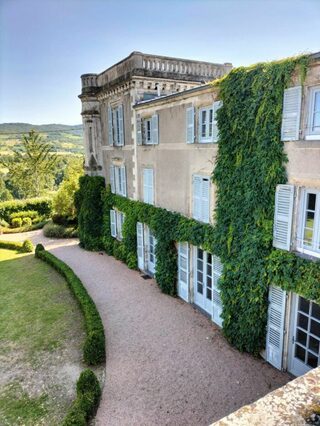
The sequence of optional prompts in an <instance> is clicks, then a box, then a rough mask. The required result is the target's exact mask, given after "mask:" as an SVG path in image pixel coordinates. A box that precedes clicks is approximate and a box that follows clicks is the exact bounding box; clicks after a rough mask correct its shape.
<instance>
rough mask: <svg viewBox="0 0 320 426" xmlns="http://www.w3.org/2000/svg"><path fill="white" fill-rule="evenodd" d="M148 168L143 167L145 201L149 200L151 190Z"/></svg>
mask: <svg viewBox="0 0 320 426" xmlns="http://www.w3.org/2000/svg"><path fill="white" fill-rule="evenodd" d="M148 178H149V176H148V169H143V201H144V202H145V203H148V202H149V198H148V196H149V191H148Z"/></svg>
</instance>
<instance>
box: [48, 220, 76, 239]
mask: <svg viewBox="0 0 320 426" xmlns="http://www.w3.org/2000/svg"><path fill="white" fill-rule="evenodd" d="M43 233H44V235H45V236H46V237H49V238H75V237H77V236H78V235H77V230H76V229H75V228H73V227H68V228H66V227H65V226H63V225H56V224H55V223H52V222H49V223H47V224H46V225H45V226H44V228H43Z"/></svg>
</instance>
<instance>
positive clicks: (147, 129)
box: [143, 118, 152, 145]
mask: <svg viewBox="0 0 320 426" xmlns="http://www.w3.org/2000/svg"><path fill="white" fill-rule="evenodd" d="M143 128H144V134H143V136H144V142H145V144H146V145H150V144H152V133H151V118H148V119H147V120H144V121H143Z"/></svg>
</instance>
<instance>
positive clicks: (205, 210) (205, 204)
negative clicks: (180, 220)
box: [201, 178, 210, 223]
mask: <svg viewBox="0 0 320 426" xmlns="http://www.w3.org/2000/svg"><path fill="white" fill-rule="evenodd" d="M201 220H202V222H205V223H209V221H210V182H209V178H203V179H202V185H201Z"/></svg>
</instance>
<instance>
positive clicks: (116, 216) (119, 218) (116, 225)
mask: <svg viewBox="0 0 320 426" xmlns="http://www.w3.org/2000/svg"><path fill="white" fill-rule="evenodd" d="M124 220H125V214H124V213H122V212H120V211H118V210H110V229H111V236H112V237H114V238H117V239H118V240H122V238H123V234H122V227H123V223H124Z"/></svg>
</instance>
